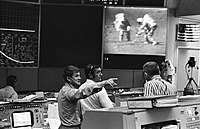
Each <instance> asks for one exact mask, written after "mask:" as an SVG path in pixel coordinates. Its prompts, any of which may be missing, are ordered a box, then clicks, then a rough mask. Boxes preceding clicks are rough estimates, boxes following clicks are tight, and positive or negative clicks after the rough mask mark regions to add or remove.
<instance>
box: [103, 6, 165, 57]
mask: <svg viewBox="0 0 200 129" xmlns="http://www.w3.org/2000/svg"><path fill="white" fill-rule="evenodd" d="M103 27H104V28H103V29H104V31H103V34H104V36H103V40H104V41H103V54H121V55H156V56H165V49H166V36H167V32H166V31H167V8H153V7H151V8H147V7H116V6H105V10H104V26H103Z"/></svg>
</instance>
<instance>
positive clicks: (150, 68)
mask: <svg viewBox="0 0 200 129" xmlns="http://www.w3.org/2000/svg"><path fill="white" fill-rule="evenodd" d="M143 72H145V73H147V74H149V75H152V76H153V75H159V74H160V68H159V65H158V64H157V63H156V62H153V61H150V62H147V63H145V64H144V65H143Z"/></svg>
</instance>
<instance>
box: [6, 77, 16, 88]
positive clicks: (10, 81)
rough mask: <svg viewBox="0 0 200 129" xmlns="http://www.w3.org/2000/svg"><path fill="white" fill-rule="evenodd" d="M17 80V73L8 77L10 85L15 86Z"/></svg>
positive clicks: (7, 82) (7, 81) (7, 80)
mask: <svg viewBox="0 0 200 129" xmlns="http://www.w3.org/2000/svg"><path fill="white" fill-rule="evenodd" d="M15 82H17V76H15V75H9V76H8V77H7V78H6V84H7V85H9V86H12V87H14V84H15Z"/></svg>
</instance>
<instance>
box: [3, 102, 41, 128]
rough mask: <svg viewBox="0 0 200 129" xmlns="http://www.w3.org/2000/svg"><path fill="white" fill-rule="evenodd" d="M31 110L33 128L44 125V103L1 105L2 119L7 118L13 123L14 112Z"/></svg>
mask: <svg viewBox="0 0 200 129" xmlns="http://www.w3.org/2000/svg"><path fill="white" fill-rule="evenodd" d="M26 111H28V112H31V114H33V115H32V118H31V119H32V121H33V125H32V127H33V128H39V127H42V126H43V124H44V118H43V113H44V103H35V102H34V103H9V104H4V105H0V120H2V121H4V120H7V121H9V122H10V123H11V124H12V122H13V121H12V120H11V119H12V118H11V116H12V114H13V113H15V112H17V113H19V112H26Z"/></svg>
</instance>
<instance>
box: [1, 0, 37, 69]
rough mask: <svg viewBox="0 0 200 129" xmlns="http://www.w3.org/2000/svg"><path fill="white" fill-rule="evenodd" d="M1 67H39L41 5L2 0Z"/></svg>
mask: <svg viewBox="0 0 200 129" xmlns="http://www.w3.org/2000/svg"><path fill="white" fill-rule="evenodd" d="M0 9H1V10H0V12H1V13H0V17H1V22H0V35H1V38H0V41H1V42H0V67H38V64H39V63H38V58H39V56H38V53H39V51H38V48H39V44H38V31H39V5H37V4H26V3H14V2H5V1H4V2H1V5H0Z"/></svg>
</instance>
